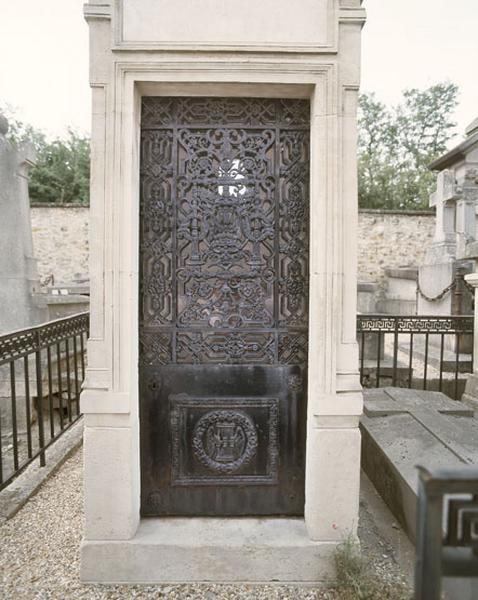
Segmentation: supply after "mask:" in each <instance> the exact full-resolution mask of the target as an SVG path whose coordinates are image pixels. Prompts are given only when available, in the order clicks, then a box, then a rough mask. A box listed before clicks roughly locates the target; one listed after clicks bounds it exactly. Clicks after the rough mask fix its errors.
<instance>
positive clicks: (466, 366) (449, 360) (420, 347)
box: [398, 339, 472, 373]
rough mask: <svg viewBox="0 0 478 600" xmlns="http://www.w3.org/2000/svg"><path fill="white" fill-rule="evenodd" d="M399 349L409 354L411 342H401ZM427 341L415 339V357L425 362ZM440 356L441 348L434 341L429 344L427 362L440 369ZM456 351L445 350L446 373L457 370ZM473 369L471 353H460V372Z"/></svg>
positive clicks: (444, 366)
mask: <svg viewBox="0 0 478 600" xmlns="http://www.w3.org/2000/svg"><path fill="white" fill-rule="evenodd" d="M398 348H399V350H401V351H402V352H405V353H406V354H409V352H410V344H409V343H399V344H398ZM425 354H426V348H425V342H422V341H420V340H417V339H415V340H414V341H413V358H414V359H419V360H421V361H422V362H423V363H424V362H425ZM440 356H441V349H440V347H439V346H436V345H435V344H433V343H432V341H430V342H429V344H428V357H427V363H428V365H430V366H432V367H434V368H435V369H437V370H440ZM456 362H457V361H456V353H455V352H453V351H451V350H446V349H444V350H443V371H444V372H446V373H451V372H454V371H455V368H456ZM471 371H472V357H471V354H467V353H462V352H460V354H459V355H458V372H459V373H471Z"/></svg>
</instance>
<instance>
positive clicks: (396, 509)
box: [361, 388, 478, 539]
mask: <svg viewBox="0 0 478 600" xmlns="http://www.w3.org/2000/svg"><path fill="white" fill-rule="evenodd" d="M361 430H362V466H363V468H364V470H365V472H366V474H367V475H368V477H369V478H370V479H371V481H372V482H373V484H374V485H375V487H376V489H377V490H378V492H379V493H380V494H381V496H382V497H383V499H384V500H385V502H386V503H387V504H388V506H389V507H390V509H391V510H392V512H393V513H394V515H395V517H396V518H397V519H398V521H399V522H400V523H401V524H402V526H403V527H404V528H405V530H406V531H407V533H408V534H409V536H410V537H411V538H412V539H414V538H415V529H416V498H417V487H418V476H417V470H416V465H417V464H420V465H423V466H424V467H426V468H428V469H435V468H437V467H460V466H462V465H464V464H476V463H478V441H477V440H478V420H477V419H475V418H474V412H473V409H471V408H470V407H468V406H466V405H465V404H463V403H462V402H458V401H453V400H450V399H449V398H448V397H447V396H445V395H444V394H442V393H440V392H425V391H418V390H408V389H401V388H383V389H377V390H366V391H365V392H364V416H363V417H362V419H361Z"/></svg>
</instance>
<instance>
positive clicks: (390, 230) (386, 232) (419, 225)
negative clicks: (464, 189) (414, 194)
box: [358, 210, 435, 284]
mask: <svg viewBox="0 0 478 600" xmlns="http://www.w3.org/2000/svg"><path fill="white" fill-rule="evenodd" d="M434 233H435V213H434V212H425V211H420V212H419V211H416V212H394V211H385V210H360V211H359V226H358V279H359V281H373V282H377V283H380V284H382V283H383V281H384V278H385V269H388V268H391V267H406V266H414V265H416V266H418V265H419V264H421V263H422V262H423V259H424V256H425V251H426V249H427V247H428V246H429V245H430V243H431V241H432V239H433V235H434Z"/></svg>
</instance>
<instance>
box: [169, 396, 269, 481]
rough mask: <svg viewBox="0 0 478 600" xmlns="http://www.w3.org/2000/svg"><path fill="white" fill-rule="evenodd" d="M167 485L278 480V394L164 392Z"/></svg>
mask: <svg viewBox="0 0 478 600" xmlns="http://www.w3.org/2000/svg"><path fill="white" fill-rule="evenodd" d="M169 401H170V419H171V450H172V467H171V484H172V485H173V486H174V485H187V486H189V485H221V484H224V485H234V484H238V485H239V484H252V485H254V484H258V485H259V484H260V485H263V484H277V481H278V457H279V449H278V425H279V424H278V419H279V402H278V399H277V398H238V397H234V398H205V397H191V396H188V395H187V394H175V395H171V396H170V397H169Z"/></svg>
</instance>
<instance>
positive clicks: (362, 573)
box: [334, 536, 411, 600]
mask: <svg viewBox="0 0 478 600" xmlns="http://www.w3.org/2000/svg"><path fill="white" fill-rule="evenodd" d="M334 559H335V570H336V577H337V579H336V587H335V590H334V591H335V592H336V594H337V598H340V600H411V598H410V593H409V591H408V590H407V589H406V588H405V586H404V585H403V584H401V583H398V582H392V581H387V580H383V579H382V578H381V577H379V576H378V575H377V574H376V573H374V572H373V571H372V569H371V567H370V564H369V562H367V560H366V559H365V557H364V556H363V555H362V553H361V551H360V546H359V545H358V543H357V542H356V541H355V540H354V539H353V538H352V537H351V536H349V537H347V538H346V539H345V540H344V541H343V542H342V544H340V545H339V546H338V548H337V550H336V551H335V556H334Z"/></svg>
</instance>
